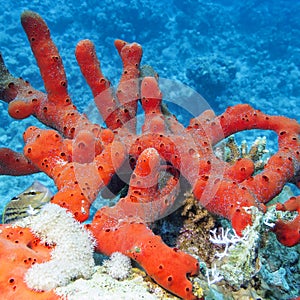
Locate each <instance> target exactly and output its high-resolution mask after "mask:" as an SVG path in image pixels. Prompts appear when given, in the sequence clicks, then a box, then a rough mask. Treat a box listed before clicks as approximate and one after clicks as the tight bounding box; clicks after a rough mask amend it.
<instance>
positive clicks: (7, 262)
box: [0, 225, 59, 300]
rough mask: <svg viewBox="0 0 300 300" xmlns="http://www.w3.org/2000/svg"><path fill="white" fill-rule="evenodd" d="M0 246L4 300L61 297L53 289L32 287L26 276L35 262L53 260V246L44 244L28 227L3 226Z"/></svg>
mask: <svg viewBox="0 0 300 300" xmlns="http://www.w3.org/2000/svg"><path fill="white" fill-rule="evenodd" d="M0 249H1V251H0V265H1V272H0V291H1V298H2V299H5V300H16V299H20V300H21V299H22V300H23V299H34V300H42V299H45V300H52V299H59V297H58V296H57V295H55V294H54V293H53V292H51V291H50V292H43V291H34V290H31V289H29V288H28V287H27V285H26V283H25V282H24V275H25V273H26V271H27V270H28V269H29V268H30V267H31V266H32V265H33V264H35V263H41V262H44V261H48V260H49V259H50V252H51V250H52V247H49V246H47V245H44V244H41V242H40V241H39V239H37V238H36V237H35V236H34V235H33V234H32V233H31V232H30V230H29V229H28V228H21V227H12V226H10V225H0Z"/></svg>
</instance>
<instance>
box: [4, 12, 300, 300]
mask: <svg viewBox="0 0 300 300" xmlns="http://www.w3.org/2000/svg"><path fill="white" fill-rule="evenodd" d="M21 21H22V25H23V28H24V30H25V32H26V34H27V36H28V39H29V42H30V45H31V48H32V51H33V53H34V56H35V58H36V60H37V64H38V66H39V68H40V72H41V75H42V78H43V81H44V84H45V90H46V94H45V93H42V92H40V91H37V90H35V89H34V88H33V87H32V86H31V85H30V84H29V83H28V82H26V81H24V80H22V79H18V78H15V77H13V76H12V75H11V74H10V73H9V71H8V70H7V68H6V67H5V65H4V62H3V60H2V58H1V60H0V75H1V77H0V78H1V79H0V98H1V99H2V100H4V101H5V102H7V103H8V111H9V114H10V115H11V116H12V117H15V118H18V119H22V118H25V117H28V116H29V115H34V116H35V117H37V118H38V119H39V120H40V121H41V122H43V123H44V124H46V125H48V126H49V127H51V128H52V129H49V130H44V129H38V128H36V127H29V128H28V129H27V130H26V131H25V133H24V141H25V147H24V155H21V154H18V153H14V152H11V151H9V150H7V149H2V150H1V151H0V153H2V156H1V157H2V158H3V161H2V163H1V169H0V170H4V171H2V174H4V173H5V174H12V175H22V174H25V173H32V172H35V171H42V172H44V173H46V174H47V175H48V176H50V177H51V178H53V180H54V182H55V184H56V186H57V189H58V192H57V193H56V194H55V195H54V197H53V199H52V203H55V204H58V205H60V206H62V207H64V208H66V209H68V210H69V211H70V212H71V213H73V214H74V216H75V218H76V219H77V220H79V221H85V220H87V219H88V217H89V209H90V206H91V204H92V203H93V201H94V200H95V198H96V196H97V194H98V193H99V191H100V190H101V189H102V188H103V187H105V186H106V185H108V184H109V182H110V180H111V178H112V177H113V176H116V175H120V177H122V176H121V175H122V174H123V173H125V174H126V175H127V177H130V181H129V183H128V185H129V188H128V193H127V195H126V196H125V197H123V198H121V199H120V200H119V202H118V203H117V204H116V205H115V206H114V207H103V208H102V209H100V210H99V211H98V212H97V213H96V214H95V216H94V218H93V221H92V222H91V223H90V224H88V225H87V228H88V229H89V230H91V232H92V233H93V235H94V237H95V238H96V240H97V247H96V250H97V251H100V252H102V253H104V254H106V255H110V254H112V253H114V252H121V253H123V254H125V255H127V256H129V257H130V258H132V259H134V260H136V261H137V262H138V263H139V264H141V266H142V267H143V268H144V269H145V270H146V272H147V273H148V274H149V275H150V276H151V277H152V278H153V279H154V280H155V281H157V282H158V283H159V284H160V285H162V286H163V287H164V288H166V289H168V290H169V291H171V292H173V293H174V294H176V295H178V296H179V297H181V298H183V299H196V296H195V295H194V294H193V289H192V284H191V282H190V281H189V280H188V278H187V276H192V275H195V274H197V272H198V268H199V266H198V262H197V260H196V259H194V258H193V257H191V256H189V255H188V254H186V253H184V252H181V251H178V250H177V249H171V248H169V247H168V246H167V245H165V244H164V243H163V242H162V240H161V238H160V237H158V236H155V235H154V234H153V233H152V231H151V230H150V229H149V228H148V226H147V224H148V223H151V222H153V221H154V220H157V219H158V218H161V217H163V216H165V215H166V214H168V213H170V212H171V211H174V210H176V209H177V208H178V206H179V205H180V204H178V203H177V201H176V199H177V195H178V193H179V192H180V191H181V189H183V188H184V186H185V185H182V178H183V177H184V178H185V181H187V182H188V183H189V185H190V186H191V188H192V191H193V194H194V196H195V197H196V198H197V199H198V201H199V203H200V204H201V205H203V206H205V207H206V209H208V210H209V211H211V212H213V213H215V214H218V215H221V216H223V217H225V218H227V219H229V220H230V221H231V223H232V225H233V227H234V229H235V230H236V232H237V233H238V234H239V235H242V231H243V230H244V229H245V228H246V227H247V226H248V225H251V224H252V216H251V214H249V213H248V209H247V208H248V207H251V206H255V207H257V208H258V209H260V210H262V211H263V212H265V210H266V206H265V205H266V204H267V203H268V202H269V201H270V200H271V199H272V198H273V197H274V196H275V195H277V194H278V193H279V192H280V191H281V189H282V188H283V186H284V185H285V183H286V182H295V183H296V184H298V185H299V170H300V151H299V148H300V147H299V145H300V143H299V133H300V125H299V124H298V123H297V122H296V121H295V120H291V119H288V118H285V117H280V116H269V115H266V114H264V113H262V112H260V111H257V110H255V109H253V108H252V107H250V106H249V105H237V106H235V107H229V108H228V109H227V110H226V111H225V112H224V113H223V114H222V115H220V116H215V115H214V113H213V112H212V111H205V112H204V113H202V114H201V115H200V116H198V117H196V118H193V119H191V121H190V125H189V126H187V127H186V128H184V127H183V126H182V125H181V124H180V123H179V122H178V121H177V120H176V117H175V116H173V115H172V114H169V113H166V111H165V110H164V109H163V108H162V93H161V91H160V89H159V86H158V81H157V77H156V75H154V74H152V73H151V72H150V73H149V74H148V73H144V74H143V75H142V76H141V77H140V60H141V57H142V48H141V46H140V45H138V44H137V43H132V44H129V43H126V42H124V41H121V40H117V41H116V42H115V46H116V48H117V50H118V52H119V54H120V56H121V59H122V62H123V73H122V76H121V79H120V82H119V85H118V87H117V89H116V91H114V90H113V88H112V87H111V84H110V82H109V81H108V79H106V78H105V77H104V75H103V74H102V71H101V69H100V64H99V61H98V59H97V56H96V52H95V49H94V45H93V44H92V42H91V41H89V40H83V41H81V42H79V43H78V45H77V48H76V58H77V61H78V64H79V66H80V68H81V72H82V74H83V76H84V77H85V79H86V81H87V83H88V85H89V86H90V88H91V90H92V92H93V95H94V100H95V104H96V106H97V108H98V110H99V112H100V114H101V115H102V117H103V119H104V120H105V123H106V125H107V128H102V127H100V126H99V125H97V124H93V123H91V122H90V121H89V120H88V118H87V117H86V116H85V115H84V114H81V113H79V112H78V111H77V109H76V107H75V106H74V104H73V103H72V101H71V99H70V97H69V94H68V90H67V80H66V75H65V72H64V68H63V65H62V61H61V58H60V56H59V53H58V50H57V48H56V46H55V45H54V43H53V41H52V40H51V37H50V32H49V29H48V27H47V25H46V24H45V22H44V21H43V19H42V18H41V17H40V16H39V15H37V14H36V13H33V12H29V11H26V12H24V13H23V14H22V18H21ZM138 101H140V103H141V106H142V108H143V111H144V115H145V118H144V123H143V126H142V128H141V133H139V131H137V129H136V125H137V124H136V116H137V105H138ZM253 128H255V129H269V130H273V131H275V132H276V133H277V135H278V144H279V150H278V152H277V153H276V154H274V155H273V156H272V157H271V158H270V159H269V161H268V163H267V164H266V165H265V166H264V168H263V170H262V172H260V173H259V174H256V175H253V172H254V164H253V162H252V161H251V160H250V159H248V158H242V159H239V160H237V161H236V162H235V163H234V164H232V165H230V164H228V163H226V162H224V161H222V160H220V159H219V158H217V157H216V156H215V154H214V151H213V146H214V145H216V144H217V143H218V142H219V141H221V140H222V139H223V138H225V137H228V136H230V135H231V134H233V133H235V132H237V131H242V130H249V129H253ZM120 170H122V172H119V171H120ZM163 175H164V176H163ZM252 175H253V176H252ZM125 177H126V176H125ZM162 177H164V178H162ZM121 179H122V178H121ZM299 206H300V204H299V198H295V200H289V202H287V204H286V205H285V206H283V207H279V209H287V210H290V209H291V210H297V211H298V212H299ZM299 227H300V225H299V220H298V219H297V218H296V219H295V220H293V221H291V222H290V223H289V224H282V223H280V222H278V225H277V227H275V228H274V231H275V233H276V234H277V236H278V239H279V241H281V242H282V243H284V244H285V245H287V246H291V245H295V244H297V243H298V242H299V240H300V233H299ZM291 228H292V229H294V228H297V229H296V231H295V230H291Z"/></svg>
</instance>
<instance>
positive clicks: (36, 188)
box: [2, 181, 53, 224]
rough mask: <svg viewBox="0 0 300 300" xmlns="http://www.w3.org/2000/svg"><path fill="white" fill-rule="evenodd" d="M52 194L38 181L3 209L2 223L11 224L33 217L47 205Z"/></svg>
mask: <svg viewBox="0 0 300 300" xmlns="http://www.w3.org/2000/svg"><path fill="white" fill-rule="evenodd" d="M52 196H53V194H52V193H51V191H50V190H49V189H48V188H46V187H45V186H44V185H43V184H41V183H40V182H38V181H34V183H33V184H32V185H31V186H30V187H29V188H27V189H26V190H25V191H24V192H22V193H21V194H19V195H18V196H15V197H13V198H12V199H11V200H10V201H9V202H8V204H7V205H6V206H5V208H4V212H3V214H2V223H3V224H7V223H13V222H15V221H17V220H19V219H23V218H26V217H28V216H32V215H35V214H37V213H38V212H39V210H40V209H41V208H42V207H43V205H45V204H46V203H48V202H49V201H50V199H51V197H52Z"/></svg>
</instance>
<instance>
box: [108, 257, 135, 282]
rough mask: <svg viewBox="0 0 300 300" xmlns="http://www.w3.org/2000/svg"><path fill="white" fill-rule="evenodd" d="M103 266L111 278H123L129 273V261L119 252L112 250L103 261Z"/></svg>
mask: <svg viewBox="0 0 300 300" xmlns="http://www.w3.org/2000/svg"><path fill="white" fill-rule="evenodd" d="M103 266H104V267H105V268H106V271H107V273H108V274H109V275H110V276H111V277H112V278H114V279H120V280H123V279H125V278H127V277H128V275H129V273H130V269H131V261H130V258H129V257H127V256H125V255H124V254H122V253H121V252H114V253H113V254H112V255H111V256H110V258H109V259H107V260H105V261H104V262H103Z"/></svg>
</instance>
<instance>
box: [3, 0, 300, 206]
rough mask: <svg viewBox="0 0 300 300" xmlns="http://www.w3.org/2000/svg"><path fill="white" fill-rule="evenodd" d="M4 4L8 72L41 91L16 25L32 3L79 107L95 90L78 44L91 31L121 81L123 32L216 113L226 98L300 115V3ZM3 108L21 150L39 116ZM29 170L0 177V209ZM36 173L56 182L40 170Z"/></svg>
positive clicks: (11, 143) (25, 182)
mask: <svg viewBox="0 0 300 300" xmlns="http://www.w3.org/2000/svg"><path fill="white" fill-rule="evenodd" d="M41 2H42V3H41ZM0 6H1V11H2V13H1V15H0V49H1V52H2V54H3V57H4V59H5V62H6V64H7V66H8V68H9V69H10V71H11V72H12V73H13V74H15V75H16V76H22V77H23V78H24V79H26V80H29V81H30V82H31V84H32V85H33V86H34V87H35V88H37V89H41V90H43V82H42V81H41V78H40V76H39V71H38V68H37V66H36V63H35V60H34V57H33V55H32V53H31V50H30V47H29V44H28V41H27V38H26V36H25V34H24V32H23V30H22V28H21V24H20V14H21V12H22V11H23V10H25V9H30V10H34V11H36V12H38V13H39V14H40V15H41V16H42V17H43V18H44V19H45V20H46V22H47V24H48V26H49V27H50V30H51V33H52V38H53V40H54V41H55V43H56V44H57V46H58V49H59V51H60V54H61V56H62V59H63V62H64V64H65V69H66V73H67V76H68V81H69V92H70V94H71V96H72V100H73V101H74V103H75V104H76V105H77V106H78V108H79V110H81V111H84V110H85V109H86V107H87V106H88V105H89V104H90V103H91V101H92V96H91V93H90V91H89V89H88V87H87V86H86V84H85V82H84V79H83V78H82V76H81V74H80V71H79V68H78V66H77V63H76V60H75V56H74V49H75V46H76V44H77V42H78V41H79V40H80V39H86V38H89V39H91V40H92V41H93V42H94V43H95V45H96V49H97V53H98V56H99V58H100V60H101V65H102V69H103V72H104V74H105V75H106V76H107V77H108V78H109V79H110V80H111V81H112V82H113V83H114V84H116V83H117V81H118V78H119V76H120V73H121V61H120V59H119V57H118V54H117V51H116V50H115V49H114V46H113V42H114V40H115V39H116V38H121V39H125V40H126V41H128V42H133V41H136V42H138V43H140V44H141V45H142V46H143V49H144V55H143V61H142V63H143V64H149V65H151V66H152V67H153V68H154V69H155V70H156V71H157V72H158V73H159V75H160V77H162V78H167V79H171V80H178V81H180V82H182V83H183V84H186V85H187V86H189V87H191V88H193V89H195V90H196V91H197V92H198V93H200V94H201V95H202V96H203V97H204V98H205V99H206V100H207V101H208V102H209V104H210V105H211V107H212V108H213V109H214V110H215V112H216V113H217V114H219V113H221V112H223V111H224V109H225V108H226V107H227V106H229V105H235V104H237V103H249V104H251V105H252V106H254V107H255V108H258V109H261V110H262V111H264V112H266V113H269V114H275V115H286V116H289V117H291V118H295V119H297V120H298V122H299V121H300V109H299V99H300V98H299V97H300V81H299V77H300V69H299V68H300V21H299V17H300V1H292V0H290V1H286V0H265V1H262V0H260V1H256V0H250V1H248V0H246V1H237V0H236V1H228V0H223V1H221V0H219V1H207V0H205V1H193V0H173V1H170V0H168V1H167V0H164V1H150V0H145V1H123V2H122V1H113V0H111V1H101V2H99V1H96V0H90V1H74V0H73V1H47V0H46V1H34V0H33V1H22V0H21V1H16V0H14V1H3V0H0ZM6 109H7V105H6V104H5V103H0V125H1V126H0V146H1V147H11V148H13V149H15V150H18V151H22V148H23V142H22V133H23V131H24V130H25V128H26V127H28V126H29V125H32V124H38V123H37V122H36V121H35V120H34V119H33V118H29V119H26V120H23V121H16V120H13V119H11V118H10V117H9V115H8V114H7V110H6ZM181 119H184V115H183V116H181ZM183 121H186V120H183ZM262 134H264V133H262ZM247 136H251V134H250V135H249V134H248V135H247ZM270 137H272V136H271V135H270ZM253 138H254V137H253V136H252V139H253ZM275 144H276V140H271V138H270V141H269V143H268V146H269V147H270V148H271V149H272V148H273V149H275ZM32 178H33V177H32V176H30V177H20V178H14V177H9V176H3V177H0V196H1V203H0V208H1V206H2V205H3V203H5V202H7V201H8V200H9V199H10V198H11V197H13V196H15V195H16V194H18V193H19V192H21V191H22V190H24V189H25V188H26V187H28V186H29V185H30V184H31V183H32ZM35 178H38V179H39V180H40V181H42V182H43V183H45V184H47V185H48V186H51V188H52V189H53V186H52V184H51V181H50V180H48V179H47V177H46V176H44V175H43V174H39V175H37V176H35ZM53 190H54V189H53Z"/></svg>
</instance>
